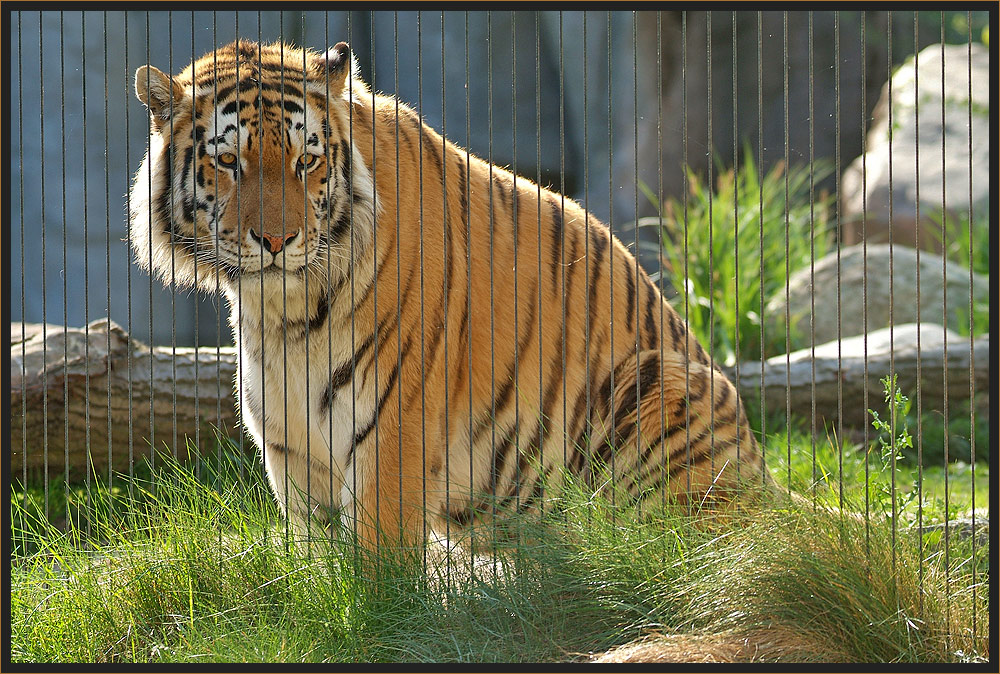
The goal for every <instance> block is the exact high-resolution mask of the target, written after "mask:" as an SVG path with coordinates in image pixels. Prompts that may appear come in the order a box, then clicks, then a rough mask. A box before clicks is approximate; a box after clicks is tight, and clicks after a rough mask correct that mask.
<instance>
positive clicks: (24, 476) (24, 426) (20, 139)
mask: <svg viewBox="0 0 1000 674" xmlns="http://www.w3.org/2000/svg"><path fill="white" fill-rule="evenodd" d="M21 17H22V12H21V11H18V13H17V152H18V155H17V158H18V166H24V105H23V101H24V70H23V69H22V67H21V66H22V58H21V44H22V41H23V40H24V32H23V29H22V25H21ZM39 107H41V101H39ZM17 194H18V200H17V203H18V209H19V212H18V218H19V226H18V235H19V236H20V239H21V247H20V251H21V373H20V374H21V508H22V510H27V507H28V489H27V486H28V408H27V401H26V400H25V398H24V394H25V379H26V376H25V375H26V372H25V369H26V368H25V366H24V362H25V345H24V342H25V334H24V333H25V320H26V316H27V314H28V312H27V306H26V305H25V302H24V300H25V296H24V177H23V176H22V175H19V176H18V177H17ZM43 203H44V202H43ZM42 272H43V274H44V272H45V269H44V267H43V268H42ZM45 421H46V419H45V418H44V417H43V418H42V423H43V424H44V423H45Z"/></svg>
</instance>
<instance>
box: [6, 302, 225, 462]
mask: <svg viewBox="0 0 1000 674" xmlns="http://www.w3.org/2000/svg"><path fill="white" fill-rule="evenodd" d="M23 340H24V341H23V342H22V335H21V324H20V323H12V324H11V347H10V356H11V384H10V392H11V436H10V440H11V471H12V474H13V475H14V476H22V475H23V474H24V472H25V471H26V472H27V473H28V474H29V475H30V476H38V475H40V474H42V473H43V471H44V467H45V466H46V464H47V465H48V472H49V475H50V476H53V475H59V474H61V473H62V472H63V471H64V470H65V469H67V468H68V472H69V477H70V479H71V480H73V479H80V478H82V477H84V476H85V475H86V473H87V472H88V471H90V472H93V473H95V474H96V475H98V476H100V475H107V473H108V471H109V467H110V469H113V470H115V471H122V472H127V471H128V470H129V466H130V465H131V464H132V462H136V463H138V462H141V461H142V460H143V459H144V458H145V457H149V456H150V454H151V449H152V446H153V444H152V443H155V446H156V447H157V448H158V451H160V452H164V453H167V454H171V455H174V456H178V455H180V456H181V457H182V458H183V457H187V455H188V452H187V451H186V449H185V447H186V443H187V440H190V441H191V442H195V441H196V442H197V445H198V447H199V450H200V451H201V452H208V451H211V449H210V448H214V447H215V436H214V433H213V429H214V428H220V429H224V432H225V433H226V434H228V435H235V433H236V432H237V431H235V430H234V429H236V428H237V425H236V413H235V406H234V404H233V401H234V397H233V384H232V382H233V381H234V379H235V375H236V352H235V349H233V348H232V347H224V348H220V349H218V350H217V349H215V348H214V347H202V348H198V349H195V348H190V347H178V348H176V349H172V348H171V347H153V348H152V349H150V348H149V347H148V346H146V345H145V344H142V343H140V342H137V341H135V340H132V339H130V338H129V336H128V334H127V333H126V332H125V331H124V330H123V329H122V328H121V327H119V326H118V325H116V324H115V323H113V322H109V321H107V320H105V319H101V320H98V321H94V322H92V323H90V325H89V326H87V327H86V328H69V329H66V330H64V329H63V327H62V326H56V325H51V324H50V325H46V326H44V330H43V326H42V325H39V324H33V325H28V326H26V328H25V332H24V338H23ZM66 401H68V404H67V402H66ZM109 403H110V404H109ZM109 410H110V415H109ZM151 416H152V432H151V424H150V421H151V419H150V417H151ZM109 417H110V420H109ZM67 436H68V438H69V442H68V443H67V442H66V438H67ZM67 446H68V448H69V449H68V450H67V449H66V448H67ZM88 447H89V451H88Z"/></svg>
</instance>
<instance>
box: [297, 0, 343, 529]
mask: <svg viewBox="0 0 1000 674" xmlns="http://www.w3.org/2000/svg"><path fill="white" fill-rule="evenodd" d="M349 21H350V12H348V22H349ZM303 34H305V31H304V30H303ZM348 37H350V36H348ZM329 47H330V12H329V11H328V10H324V11H323V48H324V49H329ZM348 58H351V59H353V58H354V57H353V55H351V54H349V55H348ZM353 69H354V65H353V63H348V64H347V72H348V76H347V79H348V83H347V86H348V90H347V95H348V105H347V109H348V114H349V115H351V114H353V112H354V100H353V98H351V94H353V93H354V92H353V91H352V90H351V79H352V75H351V73H352V71H353ZM323 78H324V81H323V83H324V85H325V88H324V89H323V95H324V97H325V101H324V104H325V108H324V110H323V111H322V114H323V120H322V121H323V123H329V119H330V116H329V109H330V100H331V99H330V69H329V68H323ZM348 132H349V133H350V126H349V127H348ZM353 150H354V144H353V143H351V144H350V145H349V146H348V152H347V156H346V157H344V159H343V160H344V161H345V162H350V161H351V157H352V154H353ZM323 153H324V155H325V159H326V165H327V166H328V167H331V166H332V163H331V159H330V143H329V142H326V143H324V150H323ZM332 170H333V169H332V168H328V169H327V171H332ZM352 174H353V171H352ZM353 182H354V181H353V180H352V181H351V183H353ZM325 185H326V187H325V188H324V189H325V191H326V194H325V195H324V196H325V198H326V202H327V203H328V204H329V203H331V201H330V196H331V195H330V189H331V187H332V181H331V180H327V181H326V183H325ZM346 187H347V189H348V190H349V191H350V192H351V193H352V197H353V192H354V190H353V189H352V187H351V185H347V186H346ZM348 203H349V204H350V206H349V208H350V212H351V215H350V216H348V217H351V226H350V229H349V230H348V231H349V232H350V240H351V243H350V246H351V254H350V258H349V259H350V260H351V261H352V262H353V261H354V226H353V215H354V199H353V198H352V199H351V200H350V201H349V202H348ZM330 216H331V212H330V209H329V208H327V209H326V219H325V221H324V223H323V228H324V229H323V231H324V232H326V233H327V235H329V232H330V225H331V223H330ZM340 217H343V216H340ZM325 248H326V250H325V251H324V252H325V253H326V278H327V279H328V280H327V288H326V292H328V293H332V292H333V287H332V285H331V283H330V281H329V279H330V278H331V275H332V268H331V262H332V258H331V254H332V251H331V249H332V246H331V245H330V244H327V246H326V247H325ZM350 276H351V328H352V329H351V379H352V381H353V379H354V334H353V332H354V330H353V328H354V274H351V275H350ZM330 301H331V302H332V301H333V298H332V297H331V298H330ZM326 381H327V386H329V385H330V384H329V382H332V381H333V321H332V320H327V322H326ZM330 395H331V403H330V408H329V409H328V410H327V412H326V419H327V437H328V438H330V441H329V443H328V444H329V445H330V448H329V449H327V460H328V461H329V466H328V472H327V481H328V484H327V489H328V490H329V491H328V493H329V494H330V511H329V512H328V513H327V517H328V518H329V520H328V522H327V524H328V526H329V527H330V531H329V534H330V542H331V543H332V542H333V541H334V539H335V537H336V529H337V522H336V521H334V513H335V512H336V508H335V507H334V506H335V505H336V504H337V493H336V492H335V491H334V487H333V473H334V470H335V468H337V466H335V462H334V456H333V450H332V445H333V402H332V396H333V392H331V394H330ZM351 397H352V399H353V395H352V396H351ZM352 417H353V415H352ZM352 423H353V420H352ZM351 436H352V437H353V436H354V433H353V432H352V433H351ZM351 453H352V454H353V453H354V452H353V451H352V452H351ZM339 468H340V477H341V480H343V479H344V477H346V476H345V475H344V473H345V472H346V468H347V467H346V466H339ZM345 505H346V504H344V503H341V504H340V506H341V508H343V507H344V506H345Z"/></svg>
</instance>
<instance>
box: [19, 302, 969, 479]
mask: <svg viewBox="0 0 1000 674" xmlns="http://www.w3.org/2000/svg"><path fill="white" fill-rule="evenodd" d="M23 330H24V333H23V337H22V324H21V323H12V324H11V348H10V355H11V387H10V392H11V409H10V411H11V436H10V439H11V470H12V472H13V475H14V476H15V477H16V476H20V475H23V474H25V473H27V474H29V475H32V476H34V475H40V474H42V473H43V472H44V470H45V467H46V466H47V469H48V473H49V475H50V476H52V475H59V474H61V473H62V472H63V471H67V472H68V474H69V476H70V479H71V480H72V479H79V478H81V477H83V476H85V475H86V474H87V472H88V471H89V472H91V473H96V474H97V475H107V472H108V471H109V470H115V471H122V472H124V471H128V470H129V469H130V466H132V465H133V464H134V463H135V462H137V461H142V460H143V459H144V458H145V457H149V456H150V454H151V451H152V448H153V447H154V446H155V447H157V448H158V450H159V451H161V452H165V453H168V454H171V455H173V456H177V457H179V458H195V459H196V457H197V454H198V452H208V451H214V448H215V446H216V445H215V442H216V436H215V431H216V429H220V430H221V432H222V434H223V435H225V436H228V437H239V432H240V431H239V425H238V420H237V418H236V410H235V405H234V395H233V382H234V381H235V376H236V350H235V349H234V348H233V347H220V348H215V347H199V348H192V347H176V348H174V347H163V346H157V347H152V348H150V347H149V346H147V345H145V344H143V343H141V342H139V341H136V340H134V339H131V338H130V337H129V335H128V334H127V333H126V332H125V330H123V329H122V328H121V327H120V326H118V325H117V324H115V323H114V322H112V321H108V320H106V319H101V320H98V321H94V322H92V323H90V324H89V325H88V326H86V327H84V328H66V329H64V328H63V327H62V326H55V325H51V324H50V325H45V326H42V325H40V324H28V325H25V326H24V328H23ZM942 330H943V329H942V328H941V327H940V326H933V325H922V326H921V331H920V334H921V345H920V349H919V350H917V348H916V326H914V325H904V326H897V327H895V328H894V332H893V344H892V349H891V351H890V349H889V339H888V329H884V330H880V331H877V332H873V333H870V334H869V335H868V340H867V353H866V352H865V348H864V341H863V339H864V338H863V337H852V338H850V339H846V340H843V341H842V342H841V347H840V354H839V357H838V349H837V343H836V342H831V343H829V344H825V345H821V346H818V347H817V348H816V352H815V360H814V359H813V354H812V352H811V349H803V350H801V351H796V352H794V353H792V354H789V355H788V356H787V357H786V356H776V357H774V358H771V359H769V360H768V361H766V362H765V363H764V367H763V378H762V377H761V364H760V363H759V362H754V363H743V364H741V366H740V377H739V388H740V393H741V394H742V395H743V396H747V397H754V398H760V397H761V382H762V381H763V382H764V385H763V400H764V405H765V408H766V409H768V410H770V411H776V412H781V413H783V412H784V411H785V410H786V399H787V401H788V403H787V406H788V407H790V409H791V412H792V414H793V415H797V416H799V417H802V418H805V419H810V417H811V413H812V409H813V397H814V396H815V408H816V414H817V424H820V423H822V422H828V423H829V422H834V423H835V422H836V421H837V420H838V418H839V416H838V415H839V414H840V411H841V410H842V411H843V420H844V424H845V426H848V427H855V428H857V427H861V426H862V425H864V424H867V423H869V417H868V414H867V409H866V404H865V398H864V394H865V390H866V389H867V392H868V400H867V407H871V408H873V409H876V410H883V409H884V407H885V404H884V402H883V397H884V396H883V387H882V382H881V381H880V380H881V378H882V377H884V376H885V375H886V374H888V372H889V370H890V365H891V366H893V367H894V368H895V371H896V372H897V374H898V382H899V386H900V388H902V390H903V391H904V393H906V394H907V395H910V396H911V397H912V396H913V395H914V393H915V391H916V383H917V365H918V363H919V365H920V378H919V381H920V396H921V403H922V407H923V409H924V411H930V410H935V409H943V407H944V393H945V391H946V390H947V392H948V400H949V404H951V405H954V404H955V403H957V402H958V401H961V400H967V399H968V398H969V376H970V360H973V359H974V368H973V369H972V372H973V381H974V384H975V390H976V392H977V398H979V395H978V393H982V394H983V396H985V395H986V392H987V391H988V386H989V337H988V336H983V337H980V338H978V339H976V340H975V342H974V344H973V348H972V349H971V350H970V348H969V340H968V338H960V337H958V336H957V335H954V334H953V333H949V337H948V355H947V359H946V358H945V356H944V349H943V348H942V347H943V337H942V335H943V332H942ZM890 354H891V356H892V363H890ZM727 374H728V375H729V376H730V377H731V378H735V377H734V375H735V371H734V369H730V370H729V371H728V372H727ZM945 376H947V387H945ZM980 407H981V406H977V409H979V408H980ZM982 422H983V423H986V422H987V419H986V418H985V416H984V417H983V418H982ZM751 423H752V424H753V425H754V426H756V425H757V423H755V420H751ZM67 440H68V442H67ZM189 443H192V444H191V446H192V451H190V452H189V451H188V447H189ZM245 444H246V446H247V447H248V448H251V449H252V447H251V444H250V443H245ZM195 448H196V449H195Z"/></svg>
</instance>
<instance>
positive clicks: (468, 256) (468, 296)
mask: <svg viewBox="0 0 1000 674" xmlns="http://www.w3.org/2000/svg"><path fill="white" fill-rule="evenodd" d="M487 49H489V47H488V45H487ZM471 117H472V115H471V113H470V108H469V11H468V10H466V11H465V148H466V149H465V177H466V180H465V195H464V197H465V213H464V217H465V240H466V241H467V242H468V244H467V245H466V247H465V283H466V286H465V300H466V305H465V311H466V315H468V316H469V317H470V318H469V328H468V330H467V331H466V333H465V335H466V345H465V352H466V356H467V358H468V363H467V364H466V365H467V370H466V371H467V372H468V373H469V386H468V389H469V488H470V490H471V489H472V488H473V487H474V485H475V484H476V483H475V479H474V477H475V476H474V474H473V471H474V466H475V461H473V456H472V452H473V449H474V446H473V445H474V438H473V435H472V418H473V414H472V382H473V375H472V318H471V315H472V224H471V221H472V217H471V216H472V204H471V202H470V200H469V196H470V190H471V187H470V183H471V182H472V180H471V178H470V177H469V168H470V162H471V151H470V150H469V148H470V147H471V145H472V134H471ZM474 505H475V504H474V503H473V501H472V500H471V495H470V501H469V508H470V509H472V508H473V507H474ZM474 516H475V514H474V513H473V518H474ZM475 555H476V538H475V535H473V536H472V538H471V541H470V545H469V571H470V573H472V574H475V566H474V559H475Z"/></svg>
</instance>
